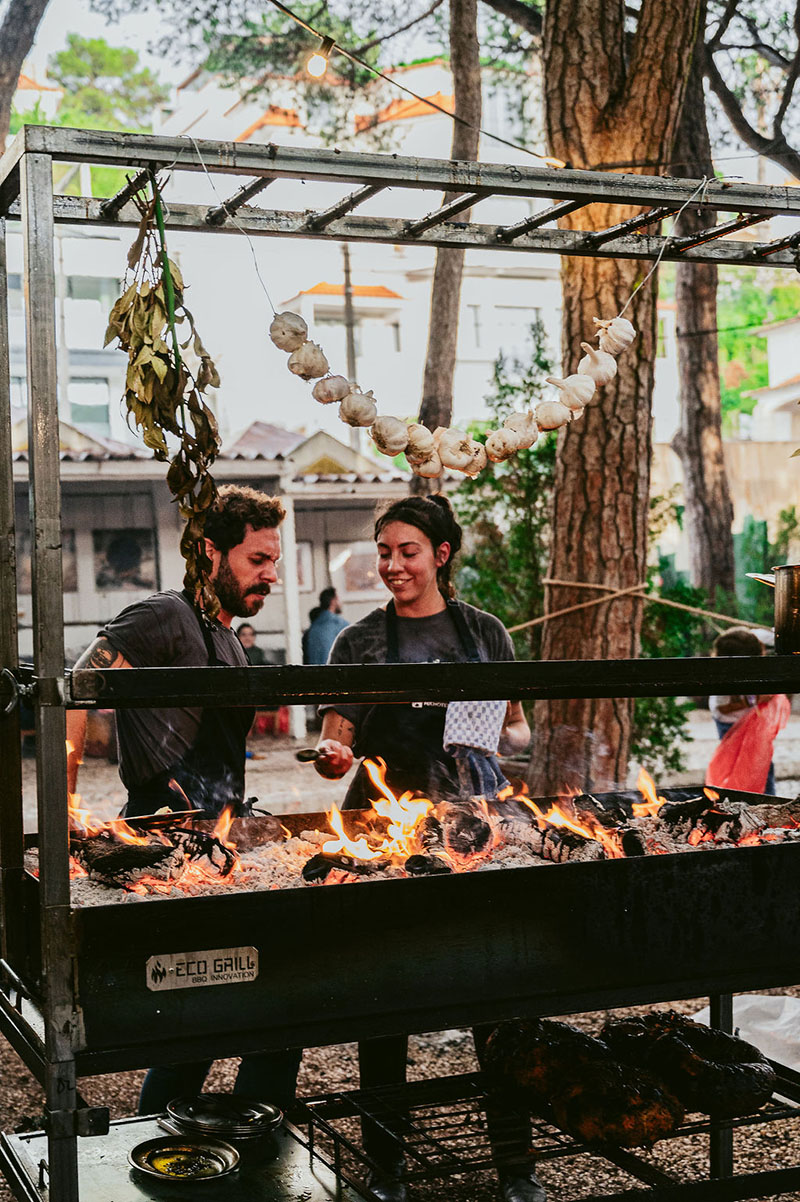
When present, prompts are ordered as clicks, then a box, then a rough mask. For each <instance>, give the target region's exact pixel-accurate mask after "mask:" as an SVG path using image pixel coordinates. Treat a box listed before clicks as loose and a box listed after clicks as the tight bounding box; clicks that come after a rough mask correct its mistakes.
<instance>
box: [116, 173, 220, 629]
mask: <svg viewBox="0 0 800 1202" xmlns="http://www.w3.org/2000/svg"><path fill="white" fill-rule="evenodd" d="M150 182H151V187H152V196H148V195H147V194H146V193H144V192H140V193H137V195H136V196H135V197H134V201H135V203H136V205H137V207H138V208H139V211H140V213H141V215H142V220H141V222H140V225H139V232H138V234H137V236H136V239H135V241H134V243H133V245H132V246H131V248H130V250H129V251H128V269H127V271H126V274H125V280H124V285H123V293H122V296H121V297H120V298H119V300H118V301H117V302H116V304H115V305H114V307H113V309H112V310H111V313H110V315H109V321H108V329H107V330H106V338H105V344H104V345H106V346H108V344H109V343H110V342H111V341H112V340H113V339H114V338H117V339H119V345H120V346H121V347H122V349H123V350H124V351H127V353H128V372H127V377H126V381H125V396H124V403H125V406H126V408H127V411H128V418H129V420H130V419H131V418H132V419H133V421H134V422H135V424H136V426H138V427H140V428H141V430H142V438H143V440H144V443H145V446H148V447H150V448H151V450H152V451H153V454H154V456H155V457H156V459H162V460H164V461H165V462H166V461H169V469H168V471H167V484H168V486H169V489H170V492H171V493H172V495H173V496H174V497H175V499H176V500H177V502H178V506H179V508H180V512H181V516H182V517H183V518H184V520H185V522H186V525H185V527H184V530H183V534H182V536H181V554H182V555H183V557H184V559H185V560H186V575H185V576H184V585H185V587H186V588H187V589H188V590H189V592H190V593H191V594H192V596H193V597H194V598H195V600H196V602H197V604H199V605H200V606H202V608H203V609H204V610H205V611H206V613H207V614H209V615H210V616H211V617H214V616H216V614H217V613H218V612H219V602H218V601H217V598H216V594H215V593H214V590H213V588H212V586H211V584H210V582H209V579H208V573H209V569H210V567H211V564H210V561H209V559H208V556H207V555H206V553H205V546H204V543H203V529H204V526H205V519H206V514H207V512H208V510H209V509H210V507H211V506H212V505H213V504H214V500H215V498H216V495H217V489H216V485H215V484H214V480H213V478H212V476H211V473H210V470H209V469H210V467H211V464H212V463H213V462H214V459H215V458H216V456H217V454H218V452H219V449H220V440H219V431H218V429H217V423H216V419H215V418H214V414H213V413H212V411H211V409H210V408H209V407H208V405H207V404H206V402H205V400H204V398H203V394H204V392H205V390H206V389H207V388H209V387H210V388H217V387H219V376H218V374H217V369H216V367H215V366H214V363H213V360H212V359H211V356H210V355H209V353H208V351H207V350H206V349H205V347H204V346H203V343H202V341H201V339H200V335H199V334H198V333H197V331H196V329H195V325H194V319H193V317H192V315H191V313H190V312H189V310H188V309H187V308H186V306H185V305H184V303H183V292H184V284H183V279H182V277H181V273H180V271H179V270H178V268H177V266H176V264H175V263H174V261H173V260H172V259H170V258H169V256H168V254H167V242H166V233H165V228H164V211H163V206H162V201H161V185H160V184H159V182H158V180H157V179H156V177H155V175H152V174H151V177H150ZM181 325H182V326H184V327H186V328H185V329H184V330H183V331H182V333H185V334H187V337H186V339H185V341H183V342H181V341H180V339H179V336H178V331H177V327H178V326H181ZM182 351H183V352H187V353H188V354H187V353H185V354H181V352H182ZM187 357H188V358H189V360H190V362H191V366H190V362H187ZM168 436H172V437H171V438H169V440H168ZM176 442H177V449H175V444H176Z"/></svg>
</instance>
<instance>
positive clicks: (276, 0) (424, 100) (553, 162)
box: [271, 0, 567, 167]
mask: <svg viewBox="0 0 800 1202" xmlns="http://www.w3.org/2000/svg"><path fill="white" fill-rule="evenodd" d="M271 3H272V4H274V5H275V7H276V8H278V9H280V11H281V12H282V13H285V15H286V16H287V17H290V18H291V20H292V21H296V22H297V24H298V25H299V26H300V27H301V28H302V29H305V30H307V31H308V33H311V34H313V35H314V37H315V38H323V39H324V37H325V35H324V34H322V33H319V32H318V30H316V29H314V27H313V26H312V25H309V24H308V22H307V21H304V20H303V19H302V17H298V16H297V14H296V13H293V12H292V10H291V9H290V8H287V7H286V5H285V4H283V3H282V2H281V0H271ZM334 51H336V52H338V53H339V54H341V55H342V57H343V58H346V59H349V60H350V62H351V63H355V64H356V65H357V66H359V67H363V68H364V70H365V71H370V72H371V73H372V74H373V75H374V76H376V78H377V79H383V80H384V81H385V82H386V83H388V84H391V85H392V87H394V88H399V89H400V91H401V92H405V93H406V95H407V96H413V97H414V99H415V100H418V101H419V102H420V103H421V104H426V105H427V106H428V108H432V109H436V111H437V112H439V113H443V114H444V115H445V117H449V118H450V120H451V121H456V122H457V123H458V124H459V125H463V126H465V127H466V128H467V129H473V130H476V131H477V132H478V133H479V134H481V135H482V137H484V138H491V139H492V141H494V142H501V143H502V144H503V145H504V146H510V147H511V149H512V150H521V151H522V152H523V153H524V154H529V155H532V156H533V158H535V159H541V161H542V162H543V163H545V164H546V165H547V166H548V167H566V166H567V164H566V163H565V162H563V160H562V159H556V158H553V157H552V156H551V155H548V154H539V152H538V151H537V150H531V149H530V147H529V146H523V145H522V143H520V142H511V141H510V140H509V139H508V138H501V137H500V135H499V134H493V133H490V131H489V130H488V129H484V128H483V127H482V126H480V125H473V123H472V122H471V121H467V120H466V119H465V118H464V117H461V116H460V115H459V114H458V113H451V112H450V110H449V109H446V108H443V107H442V105H441V104H437V103H436V101H435V100H430V99H429V98H428V97H427V96H420V95H419V93H418V92H414V91H412V89H411V88H407V87H406V86H405V84H402V83H398V81H397V80H396V79H393V78H392V77H391V75H386V74H385V73H384V72H383V71H380V70H379V69H378V68H377V67H373V66H372V65H371V64H370V63H368V62H365V60H364V59H363V58H359V57H358V55H357V54H353V53H352V51H350V50H345V48H344V46H340V45H339V43H338V42H334V44H333V47H332V48H331V51H330V53H331V54H333V53H334Z"/></svg>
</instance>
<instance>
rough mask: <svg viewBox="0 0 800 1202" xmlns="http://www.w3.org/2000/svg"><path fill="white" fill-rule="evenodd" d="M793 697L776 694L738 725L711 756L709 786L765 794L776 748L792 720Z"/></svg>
mask: <svg viewBox="0 0 800 1202" xmlns="http://www.w3.org/2000/svg"><path fill="white" fill-rule="evenodd" d="M790 712H791V706H790V705H789V698H788V697H786V696H785V695H784V694H783V693H776V694H775V696H774V697H771V698H770V699H769V701H765V702H764V703H763V704H761V705H757V706H756V707H755V709H752V710H750V713H749V714H745V716H744V717H743V718H740V719H739V721H738V722H735V723H734V725H733V726H732V727H731V729H730V730H729V731H728V733H727V734H726V735H725V737H724V738H723V739H722V740H721V742H720V745H719V747H718V748H717V750H716V751H715V752H714V754H713V756H712V757H711V763H710V764H709V765H708V770H707V772H706V784H707V785H711V786H712V787H713V788H716V789H725V788H727V789H741V790H742V791H743V792H745V793H763V792H764V786H765V785H766V783H767V774H768V772H769V766H770V763H771V761H772V745H773V743H774V742H775V736H776V735H777V733H778V731H779V730H783V728H784V726H785V725H786V723H787V722H788V721H789V713H790Z"/></svg>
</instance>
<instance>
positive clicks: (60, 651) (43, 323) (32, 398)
mask: <svg viewBox="0 0 800 1202" xmlns="http://www.w3.org/2000/svg"><path fill="white" fill-rule="evenodd" d="M20 182H21V196H20V200H21V210H22V212H21V215H22V225H23V237H24V281H25V317H26V342H27V364H28V448H29V457H30V480H31V493H30V502H31V525H32V530H33V538H32V552H33V553H32V593H33V652H34V667H35V672H36V676H37V680H38V687H37V697H36V791H37V807H38V817H39V857H40V877H39V900H40V913H41V936H42V976H43V982H42V984H43V990H44V1000H45V1048H46V1057H47V1063H46V1065H45V1079H44V1086H45V1095H46V1113H47V1130H48V1156H49V1162H50V1163H49V1178H50V1195H51V1197H53V1198H58V1199H59V1202H78V1151H77V1141H76V1137H75V1129H74V1117H73V1116H74V1111H75V1108H76V1088H75V1086H76V1080H75V1058H74V1055H73V1050H72V1039H71V1036H72V1030H73V1025H74V1014H75V1000H74V997H73V982H72V962H73V949H72V947H71V937H72V936H71V922H70V895H69V844H68V805H67V756H66V746H65V740H66V726H65V710H64V698H63V681H64V600H63V582H62V565H61V493H60V480H59V431H58V401H57V388H56V374H57V368H56V330H55V266H54V261H53V236H54V235H53V164H52V159H51V158H50V156H49V155H46V154H27V155H24V156H23V159H22V164H21V177H20Z"/></svg>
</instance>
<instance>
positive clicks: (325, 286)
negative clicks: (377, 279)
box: [297, 280, 403, 300]
mask: <svg viewBox="0 0 800 1202" xmlns="http://www.w3.org/2000/svg"><path fill="white" fill-rule="evenodd" d="M297 295H298V296H344V284H329V283H328V282H327V281H326V280H322V281H321V283H319V284H315V285H314V287H313V288H304V289H302V290H301V291H300V292H298V294H297ZM353 296H382V297H389V298H392V299H395V300H402V299H403V298H402V296H401V294H400V293H399V292H393V291H392V289H391V288H387V287H386V285H385V284H354V285H353Z"/></svg>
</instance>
